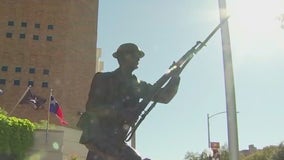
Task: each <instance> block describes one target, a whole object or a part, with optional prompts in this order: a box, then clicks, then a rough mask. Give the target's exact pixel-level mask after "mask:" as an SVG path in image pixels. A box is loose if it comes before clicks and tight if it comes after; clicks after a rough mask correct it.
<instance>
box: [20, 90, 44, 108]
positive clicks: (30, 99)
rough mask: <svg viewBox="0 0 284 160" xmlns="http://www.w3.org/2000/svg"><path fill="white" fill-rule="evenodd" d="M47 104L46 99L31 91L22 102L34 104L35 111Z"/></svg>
mask: <svg viewBox="0 0 284 160" xmlns="http://www.w3.org/2000/svg"><path fill="white" fill-rule="evenodd" d="M45 102H46V99H45V98H42V97H40V96H37V95H35V94H33V93H32V91H31V90H30V89H29V90H28V91H27V92H26V94H25V96H24V97H23V99H22V100H21V101H20V104H32V105H33V106H34V109H38V108H40V107H41V106H42V105H43V104H44V103H45Z"/></svg>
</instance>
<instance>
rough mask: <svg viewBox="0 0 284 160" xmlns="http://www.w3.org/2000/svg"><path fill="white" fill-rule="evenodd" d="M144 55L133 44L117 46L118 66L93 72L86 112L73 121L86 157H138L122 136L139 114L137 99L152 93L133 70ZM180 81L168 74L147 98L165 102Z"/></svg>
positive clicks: (120, 159) (138, 159) (91, 159)
mask: <svg viewBox="0 0 284 160" xmlns="http://www.w3.org/2000/svg"><path fill="white" fill-rule="evenodd" d="M143 56H144V52H143V51H141V50H140V49H139V48H138V47H137V45H136V44H133V43H125V44H122V45H120V46H119V48H118V49H117V51H116V52H114V53H113V57H114V58H116V59H117V60H118V63H119V67H118V68H117V69H116V70H114V71H112V72H103V73H102V72H98V73H96V74H95V76H94V78H93V80H92V84H91V88H90V91H89V98H88V100H87V103H86V112H85V113H83V115H82V116H81V117H80V120H79V122H78V124H77V126H78V127H79V128H81V129H82V131H83V133H82V136H81V138H80V143H81V144H84V145H85V146H86V147H87V148H88V150H89V152H88V155H87V160H142V158H141V156H140V155H139V154H138V153H137V152H136V151H135V149H133V148H132V147H130V146H129V145H128V144H127V143H126V142H125V138H126V135H127V133H128V131H129V129H130V124H131V123H133V122H134V121H136V120H137V118H138V117H137V116H139V114H140V113H139V112H141V109H139V105H138V104H139V102H140V101H141V99H143V98H145V97H147V96H148V95H149V94H153V92H154V89H153V88H154V85H152V84H149V83H146V82H145V81H141V80H138V79H137V77H136V76H135V75H134V74H133V71H134V70H135V69H137V68H138V62H139V60H140V58H142V57H143ZM179 82H180V77H179V74H172V75H171V77H170V79H169V81H168V82H167V83H166V85H165V86H164V87H162V88H161V89H159V91H158V92H157V93H155V94H154V96H153V97H151V101H155V102H159V103H168V102H169V101H171V99H172V98H173V97H174V96H175V94H176V93H177V90H178V86H179Z"/></svg>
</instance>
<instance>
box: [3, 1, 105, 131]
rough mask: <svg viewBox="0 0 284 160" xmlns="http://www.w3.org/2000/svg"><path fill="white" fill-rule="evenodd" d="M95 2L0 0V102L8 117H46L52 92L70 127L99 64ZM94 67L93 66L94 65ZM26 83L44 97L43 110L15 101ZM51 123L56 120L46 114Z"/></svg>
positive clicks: (84, 100) (77, 114) (82, 104)
mask: <svg viewBox="0 0 284 160" xmlns="http://www.w3.org/2000/svg"><path fill="white" fill-rule="evenodd" d="M97 23H98V0H80V1H78V0H25V1H22V0H2V1H1V3H0V57H1V58H0V89H2V90H3V91H4V93H3V95H1V96H0V106H1V107H2V108H4V109H5V110H6V111H7V112H8V113H9V112H10V111H11V110H13V109H14V108H15V111H13V114H12V116H17V117H20V118H27V119H30V120H32V121H34V122H38V121H40V120H47V115H48V114H47V113H48V107H49V96H50V94H52V95H53V96H54V97H55V98H56V100H57V101H58V103H59V104H60V106H62V110H63V113H64V118H65V120H66V121H67V122H68V123H69V125H70V126H71V127H73V126H75V124H76V122H77V120H78V118H79V116H80V113H81V112H83V111H84V109H85V102H86V99H87V96H88V92H89V88H90V83H91V80H92V77H93V76H94V74H95V72H97V71H98V70H99V68H101V65H102V62H100V60H99V56H100V53H99V54H97V49H96V48H97V46H96V43H97ZM98 66H99V68H98ZM28 85H31V91H32V93H34V94H36V95H39V96H41V97H45V98H46V99H47V102H46V103H45V104H44V107H43V108H40V109H37V110H35V109H33V108H32V107H31V106H30V105H29V104H23V105H22V104H20V105H16V104H17V102H18V101H19V99H20V97H21V96H22V95H23V93H24V92H25V90H26V89H27V87H28ZM50 122H51V123H55V124H57V123H58V120H57V118H56V116H55V115H52V114H51V115H50Z"/></svg>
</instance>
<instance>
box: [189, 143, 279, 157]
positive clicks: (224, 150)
mask: <svg viewBox="0 0 284 160" xmlns="http://www.w3.org/2000/svg"><path fill="white" fill-rule="evenodd" d="M219 152H220V153H221V157H220V159H221V160H229V152H228V147H227V146H222V147H221V149H220V150H219ZM184 160H208V154H207V153H206V152H202V153H201V154H199V153H193V152H187V153H186V156H185V157H184ZM240 160H284V142H282V143H281V144H280V145H279V146H267V147H264V148H263V149H261V150H257V151H255V152H252V153H250V154H249V155H242V154H240Z"/></svg>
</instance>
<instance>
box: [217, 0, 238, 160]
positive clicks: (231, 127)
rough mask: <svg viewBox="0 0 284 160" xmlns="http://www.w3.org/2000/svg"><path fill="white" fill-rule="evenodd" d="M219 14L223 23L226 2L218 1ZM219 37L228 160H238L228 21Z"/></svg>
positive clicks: (225, 16)
mask: <svg viewBox="0 0 284 160" xmlns="http://www.w3.org/2000/svg"><path fill="white" fill-rule="evenodd" d="M219 13H220V21H221V22H223V20H224V19H226V18H227V17H228V15H227V9H226V0H219ZM221 37H222V49H223V63H224V76H225V90H226V107H227V126H228V144H229V159H230V160H239V144H238V129H237V112H236V100H235V87H234V74H233V64H232V54H231V43H230V34H229V26H228V21H226V22H225V23H224V25H222V26H221Z"/></svg>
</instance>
